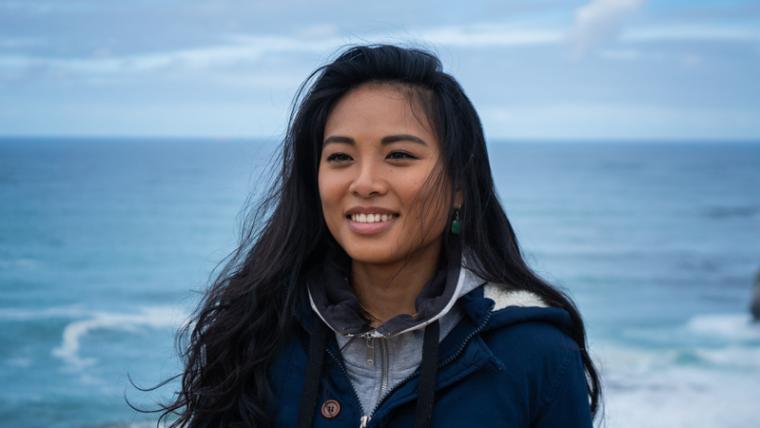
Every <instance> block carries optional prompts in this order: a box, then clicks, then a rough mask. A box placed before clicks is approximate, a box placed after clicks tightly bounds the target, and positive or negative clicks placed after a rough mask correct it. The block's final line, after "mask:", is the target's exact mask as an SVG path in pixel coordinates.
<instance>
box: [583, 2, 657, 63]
mask: <svg viewBox="0 0 760 428" xmlns="http://www.w3.org/2000/svg"><path fill="white" fill-rule="evenodd" d="M643 3H644V0H591V2H590V3H588V4H586V5H583V6H581V7H579V8H578V9H577V10H576V12H575V23H574V25H573V28H572V30H571V32H570V40H571V42H572V44H573V48H574V51H575V53H576V54H578V55H583V54H585V53H587V52H588V51H589V50H591V49H593V48H594V47H596V46H598V45H600V44H603V43H604V42H606V41H608V40H610V39H612V38H614V37H616V36H617V34H618V33H619V32H620V30H621V26H622V22H623V20H624V19H625V18H626V16H628V15H631V14H633V13H634V12H636V11H637V10H638V9H639V8H640V7H641V6H642V4H643Z"/></svg>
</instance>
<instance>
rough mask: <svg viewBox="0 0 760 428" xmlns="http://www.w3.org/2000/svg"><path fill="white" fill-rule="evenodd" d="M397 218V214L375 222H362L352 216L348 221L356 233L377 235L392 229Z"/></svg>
mask: <svg viewBox="0 0 760 428" xmlns="http://www.w3.org/2000/svg"><path fill="white" fill-rule="evenodd" d="M396 219H398V216H397V215H393V216H390V217H389V218H388V220H386V221H378V222H375V223H360V222H358V221H353V220H351V217H347V218H346V221H347V222H348V228H349V229H351V231H352V232H354V233H357V234H359V235H375V234H378V233H382V232H384V231H386V230H388V229H390V227H391V226H393V223H394V222H395V221H396Z"/></svg>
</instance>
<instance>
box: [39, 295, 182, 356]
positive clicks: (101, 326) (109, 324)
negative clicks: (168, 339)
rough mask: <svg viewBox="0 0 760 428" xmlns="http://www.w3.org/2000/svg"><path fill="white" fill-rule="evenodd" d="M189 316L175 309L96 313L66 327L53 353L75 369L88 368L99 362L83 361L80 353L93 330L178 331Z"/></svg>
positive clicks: (162, 307)
mask: <svg viewBox="0 0 760 428" xmlns="http://www.w3.org/2000/svg"><path fill="white" fill-rule="evenodd" d="M186 317H187V315H186V314H185V313H184V312H183V311H181V310H180V309H179V308H177V307H173V306H159V307H146V308H142V309H141V310H140V311H139V312H136V313H114V312H94V313H92V314H91V315H90V318H88V319H84V320H78V321H74V322H71V323H69V324H68V325H66V327H65V328H64V330H63V337H62V341H61V344H60V346H58V347H56V348H54V349H53V350H52V353H53V355H54V356H56V357H58V358H61V359H62V360H64V361H65V362H66V363H68V364H69V365H70V366H72V367H75V368H83V367H87V366H90V365H92V364H94V363H95V362H96V360H95V359H94V358H83V357H81V356H80V354H79V351H80V348H81V343H82V339H83V338H84V337H85V336H86V335H87V334H88V333H90V332H92V331H94V330H122V331H130V332H134V331H138V330H139V329H140V328H141V327H149V328H168V327H171V328H176V327H178V326H179V325H180V324H181V323H182V322H183V321H184V320H185V319H186Z"/></svg>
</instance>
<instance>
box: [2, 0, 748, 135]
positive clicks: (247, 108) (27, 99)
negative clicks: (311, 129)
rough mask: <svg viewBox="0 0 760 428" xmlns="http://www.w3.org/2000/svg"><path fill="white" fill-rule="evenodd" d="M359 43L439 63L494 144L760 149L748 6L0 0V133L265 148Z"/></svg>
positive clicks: (699, 2)
mask: <svg viewBox="0 0 760 428" xmlns="http://www.w3.org/2000/svg"><path fill="white" fill-rule="evenodd" d="M359 43H396V44H401V45H404V46H413V47H420V48H424V49H428V50H431V51H433V52H434V53H436V54H437V55H439V57H440V58H441V60H442V62H443V65H444V70H445V71H446V72H448V73H450V74H452V75H453V76H454V77H455V78H456V79H457V80H458V81H459V82H460V83H461V85H462V86H463V87H464V89H465V91H466V93H467V95H468V96H469V97H470V99H471V100H472V102H473V104H474V105H475V108H476V109H477V111H478V113H479V114H480V116H481V119H482V121H483V126H484V129H485V132H486V135H487V136H488V137H489V138H491V139H507V140H535V139H538V140H542V139H548V140H584V139H585V140H590V139H594V140H595V139H608V140H679V141H680V140H683V141H696V140H721V141H723V140H741V141H745V140H751V141H760V1H758V0H753V1H739V0H736V1H733V0H720V1H717V0H709V1H708V0H667V1H662V0H661V1H645V0H591V1H573V0H555V1H544V0H522V1H509V0H492V1H478V0H469V1H467V2H464V1H457V0H451V1H434V2H433V1H411V0H403V1H396V0H385V1H383V2H377V1H374V2H370V1H367V2H361V1H357V0H352V1H333V0H320V1H306V0H303V1H291V0H279V1H274V0H270V1H252V0H219V1H193V0H129V1H123V0H119V1H116V0H34V1H31V0H0V135H5V136H122V137H134V136H159V137H161V136H164V137H224V138H228V137H241V138H251V137H256V138H259V137H260V138H272V137H275V138H279V137H281V136H282V135H283V134H284V132H285V127H286V126H287V119H288V115H289V113H290V108H291V103H292V102H293V96H294V95H295V92H296V89H297V88H298V86H299V84H300V83H301V82H302V81H303V80H304V79H305V78H306V77H307V76H308V75H309V73H311V72H312V71H313V70H314V69H315V68H317V67H319V66H320V65H322V64H325V63H327V62H329V61H330V60H331V59H333V58H335V57H336V56H337V55H338V54H339V52H340V51H341V50H342V49H344V48H346V47H347V46H349V45H352V44H359Z"/></svg>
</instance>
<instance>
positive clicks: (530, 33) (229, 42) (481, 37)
mask: <svg viewBox="0 0 760 428" xmlns="http://www.w3.org/2000/svg"><path fill="white" fill-rule="evenodd" d="M562 40H563V33H562V32H561V31H559V30H556V29H545V28H525V27H518V26H514V25H510V24H508V23H496V24H494V23H481V24H475V25H468V26H441V27H430V28H427V29H422V30H420V31H414V32H396V33H379V34H366V35H360V36H340V35H339V34H338V32H337V30H336V28H334V27H333V26H330V25H325V26H315V27H309V28H307V29H304V30H302V31H301V32H299V33H298V34H295V35H285V36H283V35H269V34H264V35H247V34H237V35H232V36H229V37H227V38H226V39H225V41H224V42H223V43H220V44H217V45H210V46H199V47H195V48H189V49H175V50H167V51H163V52H155V53H144V54H132V55H113V54H103V55H96V56H91V57H78V58H76V57H75V58H49V57H43V56H32V55H20V54H6V55H0V69H2V68H4V69H6V70H4V71H6V72H7V71H8V70H15V71H16V72H18V73H23V72H24V71H25V70H29V69H35V70H37V71H39V70H43V71H47V72H49V73H53V74H56V75H58V74H64V75H99V76H104V75H110V76H117V75H130V74H136V73H138V74H139V73H146V72H153V71H164V70H167V69H175V70H176V69H179V70H193V69H213V68H218V67H225V66H231V65H232V66H234V65H240V64H248V65H251V64H255V63H256V61H258V60H259V59H261V58H262V57H264V56H265V55H268V54H283V53H295V54H302V53H316V54H325V53H330V52H333V51H335V50H336V49H337V48H338V47H340V46H344V45H346V44H348V43H353V42H390V43H393V42H396V43H399V42H405V41H408V42H412V43H423V44H429V45H433V46H436V47H445V46H449V47H456V48H484V47H510V46H536V45H552V44H560V43H561V42H562Z"/></svg>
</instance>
